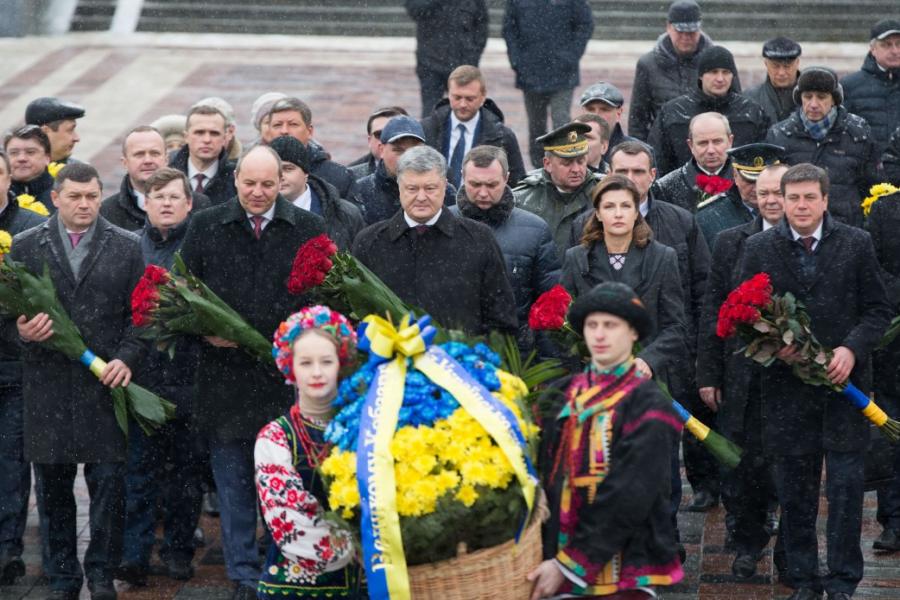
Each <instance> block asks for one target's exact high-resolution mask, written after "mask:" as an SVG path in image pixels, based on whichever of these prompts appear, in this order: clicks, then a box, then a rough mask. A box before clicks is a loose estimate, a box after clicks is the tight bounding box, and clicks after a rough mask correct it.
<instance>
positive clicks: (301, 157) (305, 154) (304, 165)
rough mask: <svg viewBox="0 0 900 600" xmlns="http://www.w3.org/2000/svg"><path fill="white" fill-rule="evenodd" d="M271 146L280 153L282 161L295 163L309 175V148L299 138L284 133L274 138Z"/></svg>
mask: <svg viewBox="0 0 900 600" xmlns="http://www.w3.org/2000/svg"><path fill="white" fill-rule="evenodd" d="M269 147H270V148H272V150H274V151H275V153H276V154H278V156H279V158H281V161H282V162H289V163H292V164H295V165H297V166H298V167H300V168H301V169H303V172H304V173H306V174H307V175H309V150H308V149H307V148H306V146H304V145H303V144H302V143H301V142H300V141H299V140H297V138H294V137H291V136H289V135H283V136H281V137H277V138H275V139H274V140H272V142H271V143H270V144H269Z"/></svg>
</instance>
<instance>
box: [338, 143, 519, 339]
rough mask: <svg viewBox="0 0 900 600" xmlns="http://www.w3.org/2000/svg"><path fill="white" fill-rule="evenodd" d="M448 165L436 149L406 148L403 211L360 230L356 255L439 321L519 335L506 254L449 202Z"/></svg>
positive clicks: (401, 168) (401, 169)
mask: <svg viewBox="0 0 900 600" xmlns="http://www.w3.org/2000/svg"><path fill="white" fill-rule="evenodd" d="M446 172H447V162H446V161H445V160H444V157H443V156H442V155H441V153H440V152H438V151H437V150H435V149H434V148H431V147H429V146H416V147H415V148H411V149H409V150H407V151H406V152H405V153H404V154H403V156H402V157H401V158H400V161H399V162H398V163H397V182H398V184H399V186H400V205H401V210H398V211H397V212H396V214H394V216H393V217H391V218H390V219H388V220H386V221H382V222H380V223H376V224H374V225H370V226H369V227H366V228H365V229H363V230H362V231H361V232H359V235H358V236H356V240H355V241H354V242H353V255H354V256H356V257H357V258H358V259H359V260H360V261H361V262H362V263H364V264H365V265H366V266H367V267H369V269H371V270H372V271H373V272H374V273H375V274H376V275H378V276H379V277H380V278H381V280H382V281H384V283H385V284H387V286H388V287H389V288H391V289H392V290H393V291H394V292H396V293H397V295H398V296H400V298H401V299H402V300H403V301H404V302H406V303H408V304H411V305H413V306H415V307H418V308H421V309H422V310H424V311H426V312H427V313H429V314H430V315H431V316H432V317H434V319H435V321H437V322H438V323H440V324H441V325H442V326H444V327H448V328H452V329H462V330H463V331H465V332H467V333H469V334H473V335H479V334H486V333H488V332H490V331H500V332H501V333H508V334H510V335H513V336H515V335H516V333H517V319H516V301H515V297H514V296H513V291H512V287H511V286H510V283H509V278H508V277H507V273H506V265H505V264H504V261H503V254H501V252H500V248H499V247H498V246H497V242H496V241H495V240H494V235H493V233H492V232H491V230H490V228H489V227H488V226H486V225H483V224H481V223H477V222H475V221H473V220H471V219H465V218H461V217H457V216H454V215H453V213H452V212H451V211H450V210H448V209H447V208H446V207H445V206H444V191H445V189H446V187H447V179H446Z"/></svg>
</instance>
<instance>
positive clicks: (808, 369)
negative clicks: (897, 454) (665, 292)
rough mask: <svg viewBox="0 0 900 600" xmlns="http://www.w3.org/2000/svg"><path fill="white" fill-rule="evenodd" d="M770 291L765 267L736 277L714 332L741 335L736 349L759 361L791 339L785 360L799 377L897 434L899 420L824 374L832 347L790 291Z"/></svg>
mask: <svg viewBox="0 0 900 600" xmlns="http://www.w3.org/2000/svg"><path fill="white" fill-rule="evenodd" d="M772 292H773V290H772V283H771V280H770V278H769V275H768V273H757V274H756V275H754V276H753V277H752V278H750V279H748V280H747V281H744V282H743V283H741V284H740V285H739V286H738V287H736V288H735V289H734V290H732V291H731V292H730V293H729V294H728V297H727V298H726V299H725V302H723V303H722V306H721V307H720V308H719V320H718V323H717V326H716V334H717V335H718V336H719V337H721V338H723V339H724V338H729V337H732V336H734V335H738V336H740V337H741V339H742V340H743V341H744V342H746V344H747V345H746V346H744V348H742V349H741V351H743V353H744V355H745V356H746V357H747V358H750V359H752V360H753V361H755V362H757V363H759V364H761V365H762V366H764V367H768V366H769V365H771V364H772V363H774V362H775V361H776V360H778V356H777V354H778V353H779V351H781V350H782V349H783V348H786V347H787V346H791V345H793V346H794V347H795V348H796V350H797V355H796V358H795V359H794V360H793V361H792V362H791V363H790V364H791V370H792V372H793V374H794V375H795V376H796V377H797V378H798V379H800V380H801V381H802V382H803V383H806V384H809V385H815V386H824V387H827V388H829V389H832V390H835V391H837V392H842V393H843V394H844V395H845V396H846V397H847V399H848V400H850V402H852V403H853V405H854V406H856V408H858V409H859V410H860V411H861V412H862V414H863V415H864V416H865V417H866V418H867V419H869V421H871V422H872V423H874V424H875V425H877V426H878V428H879V430H880V431H881V433H883V434H884V435H885V436H886V437H887V438H888V439H890V440H891V441H894V442H896V441H897V440H898V439H900V423H898V422H897V421H895V420H893V419H891V418H889V417H888V416H887V414H886V413H885V412H884V411H883V410H881V408H879V407H878V405H877V404H875V403H874V402H873V401H872V400H871V399H870V398H869V397H868V396H866V395H865V394H864V393H862V391H861V390H860V389H859V388H857V387H856V386H855V385H853V383H851V382H850V381H849V380H848V381H847V382H846V383H844V384H835V383H832V382H831V380H830V379H829V378H828V373H827V370H828V365H829V364H830V363H831V359H832V357H833V356H834V353H833V352H832V350H831V349H830V348H826V347H825V346H823V345H822V344H821V343H820V342H819V341H818V340H817V339H816V336H815V335H813V332H812V329H811V321H810V318H809V315H808V314H807V313H806V307H804V306H803V304H802V303H801V302H799V301H798V300H797V299H796V298H795V297H794V295H793V294H791V293H790V292H786V293H784V294H781V295H778V294H774V293H772Z"/></svg>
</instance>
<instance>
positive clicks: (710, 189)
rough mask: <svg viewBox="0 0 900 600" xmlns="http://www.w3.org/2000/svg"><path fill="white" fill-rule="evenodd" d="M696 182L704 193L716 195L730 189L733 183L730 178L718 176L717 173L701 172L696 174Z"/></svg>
mask: <svg viewBox="0 0 900 600" xmlns="http://www.w3.org/2000/svg"><path fill="white" fill-rule="evenodd" d="M696 184H697V187H698V188H700V191H702V192H703V193H704V194H708V195H710V196H716V195H718V194H723V193H725V192H727V191H728V190H730V189H731V186H732V185H734V182H733V181H732V180H730V179H726V178H724V177H719V176H718V175H706V174H704V173H701V174H699V175H697V179H696Z"/></svg>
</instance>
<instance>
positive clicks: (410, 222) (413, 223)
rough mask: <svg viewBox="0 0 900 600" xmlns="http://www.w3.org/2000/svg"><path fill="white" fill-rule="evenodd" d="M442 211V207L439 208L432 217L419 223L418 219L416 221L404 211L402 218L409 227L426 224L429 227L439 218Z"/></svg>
mask: <svg viewBox="0 0 900 600" xmlns="http://www.w3.org/2000/svg"><path fill="white" fill-rule="evenodd" d="M443 211H444V209H443V208H441V209H439V210H438V211H437V213H436V214H435V215H434V216H433V217H431V218H430V219H428V220H427V221H425V222H424V223H419V222H418V221H416V220H415V219H413V218H412V217H410V216H409V215H408V214H406V211H404V212H403V218H404V219H406V224H407V225H409V226H410V227H418V226H419V225H427V226H428V227H431V226H432V225H434V224H435V223H437V222H438V219H440V218H441V213H442V212H443Z"/></svg>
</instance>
